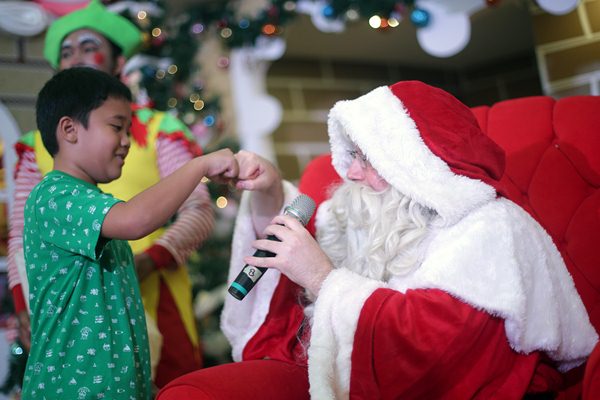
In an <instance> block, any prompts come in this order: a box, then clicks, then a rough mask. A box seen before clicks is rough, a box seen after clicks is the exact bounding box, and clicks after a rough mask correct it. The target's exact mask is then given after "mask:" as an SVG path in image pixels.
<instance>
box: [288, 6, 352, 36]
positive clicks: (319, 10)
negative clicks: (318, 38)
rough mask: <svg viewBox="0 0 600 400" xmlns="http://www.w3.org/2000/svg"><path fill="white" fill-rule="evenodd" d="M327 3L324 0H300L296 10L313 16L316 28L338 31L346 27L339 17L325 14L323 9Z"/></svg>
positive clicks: (331, 31) (328, 31) (329, 31)
mask: <svg viewBox="0 0 600 400" xmlns="http://www.w3.org/2000/svg"><path fill="white" fill-rule="evenodd" d="M327 5H328V4H327V3H326V2H325V1H323V0H319V1H311V0H300V1H298V3H297V4H296V11H297V12H298V13H301V14H306V15H310V16H311V21H312V23H313V25H314V26H315V28H317V29H318V30H320V31H321V32H325V33H338V32H343V31H344V29H346V24H345V23H344V21H342V20H339V19H331V18H327V17H325V15H323V9H324V8H325V7H327Z"/></svg>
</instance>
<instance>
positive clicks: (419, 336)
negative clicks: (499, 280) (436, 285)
mask: <svg viewBox="0 0 600 400" xmlns="http://www.w3.org/2000/svg"><path fill="white" fill-rule="evenodd" d="M539 361H540V354H539V353H537V352H536V353H531V354H529V355H525V354H519V353H517V352H515V351H513V350H512V349H511V348H510V346H509V343H508V340H507V338H506V334H505V331H504V321H503V320H502V319H500V318H496V317H493V316H491V315H489V314H487V313H486V312H483V311H479V310H476V309H475V308H473V307H471V306H470V305H468V304H466V303H464V302H462V301H460V300H458V299H455V298H453V297H452V296H450V295H449V294H447V293H445V292H443V291H441V290H434V289H430V290H423V289H421V290H409V291H407V292H406V294H402V293H399V292H396V291H393V290H390V289H379V290H377V291H375V292H374V293H373V295H371V297H370V298H369V299H368V300H367V301H366V302H365V305H364V307H363V309H362V311H361V315H360V317H359V321H358V327H357V330H356V335H355V339H354V348H353V352H352V370H351V383H350V394H351V398H355V399H359V398H360V399H368V398H371V399H375V398H380V399H397V398H402V399H426V398H427V399H431V398H452V399H467V398H475V397H476V398H486V399H487V398H502V399H521V398H522V397H523V395H524V394H525V393H526V392H527V388H528V386H529V383H530V381H531V380H532V377H533V376H534V372H535V370H536V367H537V365H538V364H539Z"/></svg>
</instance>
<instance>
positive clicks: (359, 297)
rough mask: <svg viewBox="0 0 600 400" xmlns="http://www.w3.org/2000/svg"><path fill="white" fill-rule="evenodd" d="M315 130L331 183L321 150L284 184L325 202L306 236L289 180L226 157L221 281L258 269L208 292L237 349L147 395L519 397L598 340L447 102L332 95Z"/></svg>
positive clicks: (390, 94) (383, 92) (402, 87)
mask: <svg viewBox="0 0 600 400" xmlns="http://www.w3.org/2000/svg"><path fill="white" fill-rule="evenodd" d="M328 133H329V139H330V146H331V164H332V165H333V168H335V171H337V174H338V175H339V176H340V177H343V178H344V179H343V181H342V182H341V183H339V184H337V185H336V186H335V187H333V188H329V189H324V188H323V187H324V182H323V180H322V179H323V178H324V177H326V178H329V177H331V176H332V174H331V173H329V172H328V168H327V165H326V164H324V163H323V162H321V163H320V164H319V165H317V166H315V167H311V168H312V169H309V170H308V171H306V172H305V174H304V175H303V178H302V180H301V183H300V185H301V188H302V190H303V192H304V193H306V194H309V195H312V194H313V193H314V194H316V196H314V197H315V200H317V201H319V200H320V199H319V197H327V199H326V200H325V201H323V202H321V203H320V205H319V206H318V209H317V211H316V214H315V215H316V217H315V221H314V227H315V229H316V239H314V238H313V236H312V235H311V232H310V229H312V228H310V227H309V228H308V229H307V228H305V227H303V226H302V224H301V223H300V222H298V221H297V220H296V219H295V218H292V217H290V216H287V215H282V207H283V206H284V205H286V204H289V203H290V201H291V200H292V199H294V198H295V197H296V196H297V195H298V190H297V189H296V188H295V187H294V186H292V185H291V184H290V183H288V182H285V181H282V180H281V178H280V176H279V174H278V172H277V170H276V169H275V167H274V166H273V165H272V164H270V163H269V162H268V161H266V160H264V159H262V158H261V157H259V156H257V155H254V154H252V153H248V152H240V153H238V154H237V155H236V158H237V159H238V163H239V165H240V175H239V176H238V179H239V181H238V182H237V187H238V188H240V189H245V190H246V191H245V192H244V193H243V196H242V200H241V204H240V210H239V214H238V217H237V221H236V228H235V232H234V242H233V247H232V259H231V267H230V273H229V281H230V282H231V281H233V279H234V278H235V277H236V276H237V274H238V273H239V271H240V270H241V268H242V266H243V265H244V264H249V265H255V266H258V267H268V268H270V269H271V270H269V271H268V272H267V273H266V274H265V275H264V276H263V277H262V279H261V281H259V282H258V283H257V285H256V286H255V287H254V289H253V290H252V291H250V292H249V293H248V294H247V295H246V297H245V298H244V299H243V300H242V301H238V300H237V299H235V298H234V297H232V296H227V298H226V301H225V307H224V310H223V314H222V319H221V327H222V329H223V331H224V333H225V334H226V336H227V337H228V339H229V341H230V343H231V345H232V353H233V358H234V360H235V361H238V362H237V363H232V364H228V365H222V366H217V367H213V368H207V369H204V370H201V371H197V372H194V373H191V374H188V375H185V376H183V377H180V378H178V379H176V380H174V381H173V382H171V383H170V384H169V385H167V386H166V387H165V388H163V389H162V390H161V391H160V392H159V395H158V397H157V399H158V400H171V399H178V400H181V399H189V398H194V399H203V398H228V399H238V398H240V399H241V398H242V397H243V398H248V397H253V396H255V395H256V394H259V395H263V398H290V399H307V398H309V397H310V398H312V399H319V400H326V399H347V398H353V399H473V398H477V399H522V398H523V396H524V395H525V394H526V393H542V392H552V391H554V390H556V389H557V388H556V382H559V381H560V372H562V371H567V370H569V369H571V368H573V367H575V366H577V365H580V364H582V363H583V362H584V361H585V360H586V357H587V356H588V355H589V354H590V352H591V350H592V348H593V347H594V345H595V344H596V342H597V340H598V335H597V333H596V332H595V330H594V328H593V327H592V325H591V324H590V321H589V318H588V315H587V312H586V310H585V308H584V306H583V303H582V301H581V299H580V297H579V295H578V293H577V292H576V290H575V287H574V284H573V280H572V278H571V276H570V275H569V273H568V271H567V269H566V266H565V264H564V262H563V261H562V259H561V257H560V255H559V252H558V250H557V249H556V247H555V245H554V244H553V242H552V240H551V238H550V237H549V235H548V234H547V233H546V232H545V231H544V229H543V228H542V227H541V226H540V225H539V224H538V223H537V222H536V221H535V220H534V219H533V218H532V217H531V216H530V215H529V214H527V213H526V212H525V211H524V210H523V209H522V208H520V207H519V206H518V205H516V204H515V203H513V202H511V201H510V200H508V199H507V198H505V197H503V194H504V193H505V192H506V191H505V190H504V188H503V187H502V185H501V184H500V183H499V181H500V177H501V176H502V175H503V172H504V163H505V158H504V152H503V151H502V149H501V148H500V147H499V146H498V145H496V144H495V143H494V142H493V141H492V140H491V139H489V137H488V136H487V135H485V133H483V132H482V131H481V129H480V128H479V125H478V123H477V121H476V119H475V117H474V116H473V114H472V113H471V111H470V110H469V109H468V108H467V107H466V106H465V105H463V104H462V103H461V102H460V101H458V100H457V99H456V98H454V97H453V96H452V95H450V94H449V93H447V92H445V91H443V90H440V89H438V88H435V87H432V86H429V85H426V84H424V83H422V82H418V81H401V82H398V83H396V84H394V85H391V86H382V87H379V88H376V89H374V90H372V91H371V92H369V93H367V94H365V95H363V96H361V97H359V98H357V99H354V100H349V101H340V102H338V103H336V104H335V105H334V107H333V108H332V109H331V111H330V113H329V117H328ZM307 174H308V175H307ZM267 235H275V236H276V237H277V238H278V239H279V240H280V241H273V240H267V239H265V237H266V236H267ZM257 237H258V238H259V239H257ZM254 249H261V250H266V251H270V252H273V253H275V256H274V257H265V258H259V257H254V256H249V255H250V254H252V253H253V252H254ZM224 377H231V378H229V379H227V384H226V385H225V384H220V382H225V378H224ZM215 393H218V394H219V396H216V397H211V396H212V395H214V394H215Z"/></svg>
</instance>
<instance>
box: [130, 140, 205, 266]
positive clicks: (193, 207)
mask: <svg viewBox="0 0 600 400" xmlns="http://www.w3.org/2000/svg"><path fill="white" fill-rule="evenodd" d="M172 136H174V135H171V136H166V135H165V136H164V137H159V138H158V140H157V162H158V169H159V172H160V177H161V179H164V178H165V177H167V176H169V175H171V174H172V173H173V172H174V171H176V170H177V169H179V168H180V167H182V166H183V165H184V164H185V163H186V162H188V161H190V160H191V159H193V158H194V157H195V155H194V154H192V151H191V150H190V148H189V147H190V146H189V143H188V142H187V141H186V139H183V138H173V137H172ZM213 227H214V212H213V209H212V206H211V202H210V195H209V192H208V187H207V185H206V184H204V183H200V184H199V185H198V186H196V188H195V189H194V191H193V192H192V193H191V194H190V196H189V197H188V198H187V199H186V200H185V202H184V203H183V204H182V205H181V206H180V207H179V209H178V210H177V214H176V219H175V220H174V221H173V222H172V223H171V224H170V225H169V226H168V227H167V229H166V230H165V232H164V233H163V234H162V236H161V237H159V238H158V239H157V240H156V241H155V242H154V244H153V245H152V246H151V247H150V248H149V249H148V250H146V253H148V255H149V257H150V258H151V259H152V262H153V266H152V270H154V269H160V268H175V267H177V266H178V265H182V264H184V263H185V262H186V260H187V258H188V257H189V255H190V254H191V253H192V252H193V251H195V250H196V249H197V248H198V247H199V246H200V245H201V244H202V243H203V242H204V240H206V238H207V237H208V236H209V235H210V233H211V232H212V230H213ZM140 257H141V255H140ZM136 258H137V256H136Z"/></svg>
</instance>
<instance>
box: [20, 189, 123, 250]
mask: <svg viewBox="0 0 600 400" xmlns="http://www.w3.org/2000/svg"><path fill="white" fill-rule="evenodd" d="M118 202H120V200H118V199H115V198H114V197H112V196H111V195H109V194H105V193H102V192H101V191H99V190H95V189H92V188H88V187H85V186H81V185H77V184H71V183H66V184H58V183H55V182H48V183H47V184H46V185H43V186H41V187H39V190H38V192H37V196H36V199H35V204H33V205H32V206H34V207H36V209H35V215H36V219H37V223H38V225H39V227H40V232H41V237H42V239H43V240H44V241H46V242H48V243H51V244H53V245H55V246H57V247H58V248H61V249H63V250H66V251H70V252H73V253H77V254H80V255H82V256H85V257H89V258H92V259H97V258H98V257H99V256H100V254H101V249H99V248H97V244H98V242H99V239H100V232H101V229H102V223H103V222H104V218H105V217H106V214H108V211H109V210H110V209H111V207H112V206H113V205H115V204H116V203H118Z"/></svg>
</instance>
